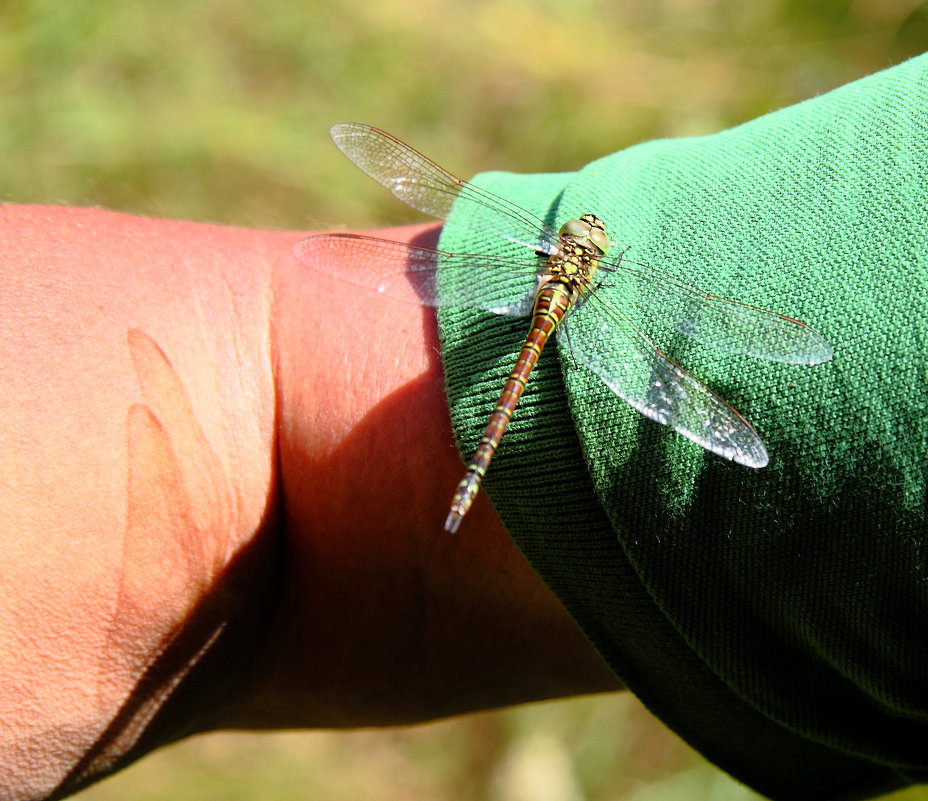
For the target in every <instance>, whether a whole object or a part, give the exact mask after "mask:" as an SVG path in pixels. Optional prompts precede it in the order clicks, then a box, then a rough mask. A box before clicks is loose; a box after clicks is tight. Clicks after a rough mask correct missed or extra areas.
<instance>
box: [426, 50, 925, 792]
mask: <svg viewBox="0 0 928 801" xmlns="http://www.w3.org/2000/svg"><path fill="white" fill-rule="evenodd" d="M477 183H479V184H480V185H481V186H484V187H487V188H489V189H490V190H491V191H493V192H495V193H496V194H499V195H502V196H504V197H507V198H509V199H511V200H513V201H514V202H516V203H518V204H520V205H522V206H524V207H525V208H528V209H529V210H531V211H533V212H534V213H535V214H536V215H538V216H539V217H541V218H542V219H545V220H546V221H547V222H549V223H551V224H553V225H555V226H556V225H559V224H560V223H562V222H563V221H565V220H567V219H571V218H573V217H576V216H578V215H580V214H582V213H584V212H593V213H596V214H597V215H599V216H600V217H601V218H602V219H603V220H604V221H605V222H606V226H607V231H608V232H609V234H610V236H611V238H612V241H613V243H614V247H615V249H616V251H617V250H619V249H621V248H625V247H628V246H630V248H631V249H630V251H629V253H628V258H630V259H634V260H635V261H638V262H645V263H648V264H651V265H654V266H660V267H661V268H662V269H664V270H665V271H668V272H671V273H673V274H674V275H676V276H678V277H679V278H682V279H683V280H685V281H687V282H689V283H691V284H694V285H696V286H698V287H702V288H704V289H706V290H708V291H710V292H713V293H715V294H719V295H723V296H725V297H729V298H732V299H735V300H740V301H743V302H746V303H750V304H753V305H756V306H760V307H763V308H767V309H771V310H774V311H778V312H780V313H782V314H786V315H789V316H791V317H795V318H797V319H800V320H803V321H805V322H806V323H808V324H809V325H811V326H812V327H813V328H815V329H816V330H817V331H819V332H820V333H821V334H823V335H824V336H825V337H826V338H827V339H828V340H829V341H830V342H831V343H832V345H833V346H834V359H833V361H832V362H830V363H828V364H824V365H819V366H816V367H811V368H810V367H799V366H790V365H782V364H775V363H771V362H764V361H760V360H757V359H753V358H750V357H746V356H733V355H730V354H725V353H717V352H714V351H712V350H711V349H709V348H707V347H704V346H702V345H699V344H698V343H696V342H693V341H691V340H687V339H685V338H683V337H680V336H677V335H673V334H672V333H668V332H663V331H662V332H656V333H655V334H654V336H655V337H656V338H657V344H658V345H659V346H660V347H661V348H662V349H663V350H665V351H666V352H667V353H668V354H669V355H670V356H672V357H673V358H674V359H675V360H676V361H677V362H679V363H680V364H682V365H684V366H685V367H686V368H687V369H688V370H689V371H690V372H691V373H693V374H694V375H696V376H697V377H699V378H700V379H701V380H703V381H704V382H705V383H706V384H707V385H708V386H709V387H711V388H712V389H714V390H715V391H716V392H718V393H719V394H720V395H721V396H722V397H723V398H725V399H726V400H727V401H728V402H729V403H731V404H733V405H734V406H735V407H736V408H737V409H738V410H739V411H740V412H741V413H742V414H743V415H744V416H745V417H746V418H747V419H748V420H749V421H750V422H751V423H752V424H753V425H754V427H755V428H756V429H757V431H758V432H759V434H760V435H761V437H762V438H763V439H764V442H765V443H766V445H767V449H768V451H769V453H770V464H769V465H768V466H767V467H766V468H763V469H761V470H752V469H750V468H745V467H742V466H739V465H737V464H733V463H731V462H728V461H726V460H723V459H721V458H719V457H717V456H714V455H712V454H709V453H707V452H706V451H704V450H703V449H702V448H700V447H699V446H697V445H695V444H693V443H691V442H689V441H688V440H685V439H684V438H683V437H681V436H680V435H678V434H676V433H675V432H673V431H672V430H671V429H669V428H667V427H665V426H660V425H658V424H656V423H654V422H652V421H650V420H647V419H645V418H644V417H642V416H641V415H640V414H639V413H638V412H636V411H635V410H634V409H632V408H631V407H630V406H628V405H627V404H626V403H624V402H623V401H622V400H621V399H619V398H618V397H616V396H615V395H614V394H613V393H612V392H611V391H610V390H609V389H608V388H607V387H606V386H605V385H604V384H603V383H601V382H600V381H599V379H597V378H596V377H595V376H594V375H593V374H592V373H590V372H589V371H587V370H586V369H585V368H583V367H582V366H579V365H578V364H576V363H575V361H574V360H573V359H572V358H571V357H570V356H569V355H566V356H565V355H564V354H560V355H559V349H558V347H557V346H555V345H554V344H553V343H552V345H551V346H550V347H549V348H548V350H547V352H546V353H545V354H543V356H542V359H541V362H540V364H539V367H538V368H537V371H536V373H535V374H534V375H533V377H532V379H531V381H530V382H529V387H528V389H527V391H526V394H525V397H524V399H523V401H522V403H521V405H520V407H519V409H518V411H517V412H516V416H515V418H514V420H513V422H512V424H511V425H510V427H509V430H508V431H507V433H506V436H505V438H504V440H503V444H502V446H501V447H500V450H499V453H498V455H497V458H496V460H495V461H494V463H493V465H492V466H491V467H490V471H489V473H488V475H487V479H486V482H485V489H486V491H487V492H488V493H489V495H490V497H491V498H492V500H493V502H494V504H495V505H496V507H497V509H498V510H499V513H500V515H501V517H502V519H503V521H504V522H505V524H506V526H507V528H508V529H509V531H510V532H511V534H512V536H513V537H514V539H515V541H516V542H517V544H518V545H519V547H520V548H521V549H522V551H523V552H524V553H525V554H526V556H527V557H528V558H529V560H530V561H531V563H532V565H533V566H534V567H535V569H536V570H537V571H538V573H539V574H540V575H541V576H542V577H543V578H544V580H545V581H546V582H547V583H548V584H549V585H550V586H551V587H552V589H553V590H554V591H555V592H556V593H557V595H558V596H559V597H560V599H561V600H562V602H563V603H564V605H565V606H566V608H567V609H568V610H569V611H570V612H571V614H572V615H573V616H574V617H575V618H576V620H577V621H578V623H579V624H580V626H581V627H582V628H583V630H584V631H585V632H586V634H587V636H588V637H589V638H590V640H591V641H592V642H593V643H594V644H595V645H596V647H597V648H598V649H599V651H600V653H602V655H603V657H604V658H605V659H606V660H607V661H608V662H609V664H610V665H611V666H612V667H613V669H614V670H615V671H616V673H617V674H618V675H619V676H620V677H621V678H622V680H623V681H624V682H625V683H626V685H627V686H628V687H629V688H630V689H631V690H633V691H634V692H635V693H636V694H637V695H638V696H639V697H640V698H641V699H642V700H643V701H644V702H645V703H646V704H647V705H648V706H649V707H650V708H651V709H652V710H653V711H654V712H655V713H656V714H657V715H658V716H660V717H661V718H662V719H663V720H664V721H665V722H666V723H667V724H668V725H669V726H671V727H672V728H673V729H675V730H676V731H677V732H678V733H679V734H680V735H681V736H683V737H684V738H685V739H686V740H687V741H689V742H690V743H691V744H692V745H693V746H694V747H696V748H697V749H699V750H701V751H702V753H703V754H705V755H706V756H707V757H708V758H709V759H711V760H713V761H714V762H716V763H717V764H718V765H720V766H721V767H722V768H724V769H725V770H727V771H729V772H730V773H732V774H733V775H734V776H735V777H737V778H739V779H741V780H742V781H744V782H746V783H748V784H750V785H751V786H753V787H754V788H755V789H756V790H758V791H759V792H761V793H764V794H766V795H768V796H770V797H771V798H774V799H790V801H796V800H797V799H855V798H867V797H871V796H872V795H874V794H877V793H880V792H886V791H889V790H891V789H894V788H895V787H898V786H903V785H905V784H907V783H911V782H914V781H920V780H925V781H928V748H926V747H925V743H928V696H926V693H925V688H926V687H928V637H926V636H925V634H924V629H925V623H924V621H926V620H928V536H926V535H928V521H926V517H928V514H926V465H928V402H926V398H928V367H926V365H928V268H926V258H928V57H919V58H917V59H913V60H911V61H909V62H907V63H905V64H902V65H900V66H897V67H894V68H892V69H889V70H886V71H884V72H881V73H879V74H876V75H873V76H870V77H868V78H866V79H863V80H860V81H858V82H856V83H853V84H850V85H848V86H846V87H842V88H841V89H838V90H836V91H833V92H831V93H829V94H827V95H824V96H822V97H818V98H815V99H813V100H810V101H807V102H805V103H801V104H799V105H796V106H793V107H790V108H786V109H783V110H780V111H777V112H774V113H771V114H768V115H766V116H764V117H762V118H760V119H758V120H755V121H753V122H751V123H748V124H745V125H742V126H739V127H737V128H734V129H732V130H729V131H725V132H723V133H720V134H717V135H714V136H707V137H700V138H692V139H680V140H672V141H656V142H650V143H647V144H643V145H640V146H637V147H633V148H630V149H628V150H625V151H622V152H620V153H617V154H615V155H613V156H609V157H607V158H604V159H601V160H599V161H597V162H595V163H593V164H591V165H589V166H588V167H586V168H585V169H583V170H581V171H580V172H578V173H575V174H562V175H542V176H514V175H508V174H499V173H495V174H486V175H482V176H480V177H479V178H478V179H477ZM441 246H442V248H443V249H445V250H450V251H453V252H465V253H467V252H469V253H476V252H487V253H510V254H518V253H520V252H521V253H522V254H523V255H524V254H526V253H527V251H525V250H524V248H520V247H518V246H514V245H510V244H508V243H506V242H502V241H495V242H494V241H490V240H488V239H486V238H485V237H480V236H478V235H475V234H474V233H473V232H470V231H468V230H466V228H464V227H462V226H460V225H456V223H455V215H454V214H452V217H451V219H450V220H449V224H448V225H447V226H446V228H445V231H444V234H443V236H442V242H441ZM528 256H529V258H531V254H528ZM600 291H601V292H602V293H603V294H604V295H605V296H607V297H608V294H609V287H608V286H605V287H603V288H602V289H601V290H600ZM439 323H440V329H441V335H442V346H443V352H444V359H445V367H446V375H447V388H448V395H449V400H450V404H451V413H452V421H453V424H454V428H455V431H456V432H457V435H458V437H459V440H460V445H461V450H462V453H463V454H464V456H465V458H469V457H470V455H471V453H472V452H473V449H474V447H475V446H476V443H477V440H478V438H479V436H480V434H481V433H482V430H483V428H484V426H485V424H486V420H487V418H488V416H489V413H490V411H491V410H492V408H493V405H494V403H495V401H496V399H497V397H498V395H499V392H500V389H501V388H502V384H503V381H504V380H505V376H506V374H507V373H508V371H509V370H510V369H511V367H512V365H513V363H514V361H515V358H516V354H517V352H518V350H519V346H520V345H521V342H522V339H523V337H524V336H525V333H526V331H527V328H528V323H527V320H526V319H525V318H518V319H512V318H504V317H494V316H492V315H488V314H481V313H476V312H473V311H462V310H442V312H441V314H440V317H439ZM668 331H669V329H668ZM460 536H465V537H466V536H467V521H466V520H465V522H464V524H463V526H462V528H461V532H460Z"/></svg>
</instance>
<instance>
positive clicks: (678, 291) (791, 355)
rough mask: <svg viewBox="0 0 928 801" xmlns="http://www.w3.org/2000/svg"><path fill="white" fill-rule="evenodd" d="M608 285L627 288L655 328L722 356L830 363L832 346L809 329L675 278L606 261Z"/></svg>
mask: <svg viewBox="0 0 928 801" xmlns="http://www.w3.org/2000/svg"><path fill="white" fill-rule="evenodd" d="M600 269H601V270H604V271H605V272H604V273H601V275H603V276H604V277H603V281H604V282H605V283H613V282H614V283H616V284H623V285H624V286H623V289H622V294H623V295H624V296H625V297H626V298H627V300H628V302H629V303H632V304H634V305H635V306H636V307H637V308H638V309H639V310H640V311H641V312H642V313H643V314H645V315H647V316H648V317H649V318H650V319H651V320H652V321H653V323H654V327H655V330H656V328H657V327H659V326H661V325H663V326H665V327H666V326H670V327H672V328H674V329H675V330H676V331H678V332H679V333H681V334H683V335H684V336H687V337H690V338H691V339H694V340H696V341H697V342H700V343H702V344H704V345H708V346H709V347H712V348H715V349H717V350H720V351H722V352H724V353H738V354H745V355H748V356H754V357H756V358H758V359H767V360H769V361H775V362H784V363H786V364H807V365H813V364H822V363H823V362H827V361H829V360H830V359H831V357H832V348H831V345H830V344H829V343H828V341H827V340H826V339H825V338H824V337H823V336H822V335H821V334H819V333H817V332H816V331H814V330H813V329H811V328H809V326H807V325H806V324H805V323H802V322H800V321H798V320H794V319H793V318H792V317H786V316H785V315H782V314H777V313H776V312H771V311H766V310H765V309H759V308H757V307H756V306H749V305H747V304H745V303H739V302H737V301H734V300H728V299H727V298H723V297H719V296H718V295H713V294H712V293H710V292H704V291H703V290H700V289H697V288H696V287H693V286H690V285H689V284H687V283H685V282H684V281H681V280H680V279H678V278H675V277H674V276H672V275H670V274H668V273H666V272H663V271H661V270H657V269H655V268H653V267H650V266H648V265H646V264H638V263H636V262H633V261H630V260H628V259H622V258H621V257H620V259H618V260H616V261H614V262H609V261H608V260H605V259H604V260H603V261H602V262H601V264H600Z"/></svg>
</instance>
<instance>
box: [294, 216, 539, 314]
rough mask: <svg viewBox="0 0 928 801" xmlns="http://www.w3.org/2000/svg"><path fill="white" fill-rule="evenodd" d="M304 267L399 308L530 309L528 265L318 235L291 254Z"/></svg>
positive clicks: (532, 277)
mask: <svg viewBox="0 0 928 801" xmlns="http://www.w3.org/2000/svg"><path fill="white" fill-rule="evenodd" d="M293 252H294V254H295V255H296V257H297V258H298V259H299V260H300V261H302V262H303V263H304V264H306V265H307V266H309V267H310V268H312V269H313V270H315V271H317V272H321V273H324V274H325V275H326V276H327V277H329V278H332V279H335V280H339V281H348V282H349V283H352V284H355V285H357V286H360V287H364V288H365V289H370V290H374V291H375V292H380V293H382V294H384V295H386V296H388V297H391V298H394V299H396V300H400V301H403V302H405V303H415V304H419V305H422V306H445V307H458V308H467V309H482V310H483V311H489V312H492V313H493V314H502V315H507V316H511V317H521V316H524V315H526V314H528V313H529V312H530V311H531V308H532V302H533V299H534V293H535V286H536V283H537V267H536V265H535V264H533V263H532V261H533V260H532V259H531V258H529V259H526V260H524V261H523V260H519V261H517V260H512V259H498V258H496V259H495V258H492V257H489V256H476V255H463V254H454V253H446V252H445V251H442V250H433V249H432V248H423V247H417V246H415V245H408V244H405V243H402V242H393V241H391V240H388V239H377V238H375V237H371V236H361V235H358V234H349V233H344V234H319V235H317V236H311V237H309V238H308V239H304V240H302V241H300V242H297V244H296V245H295V246H294V248H293Z"/></svg>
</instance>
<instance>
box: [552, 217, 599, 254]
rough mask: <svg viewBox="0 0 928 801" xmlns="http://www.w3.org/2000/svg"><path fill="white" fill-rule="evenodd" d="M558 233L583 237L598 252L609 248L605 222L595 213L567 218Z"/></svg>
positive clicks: (578, 237)
mask: <svg viewBox="0 0 928 801" xmlns="http://www.w3.org/2000/svg"><path fill="white" fill-rule="evenodd" d="M559 233H560V235H561V236H565V237H574V238H577V239H583V240H584V241H586V242H588V243H589V244H591V245H592V246H593V247H594V248H596V250H598V251H599V252H600V253H602V254H605V253H606V251H607V250H609V246H610V244H611V243H610V242H609V237H608V236H607V235H606V224H605V223H604V222H603V221H602V220H601V219H599V217H597V216H596V215H595V214H584V215H583V216H582V217H580V218H579V219H576V220H568V221H567V222H566V223H564V224H563V225H562V226H561V230H560V232H559Z"/></svg>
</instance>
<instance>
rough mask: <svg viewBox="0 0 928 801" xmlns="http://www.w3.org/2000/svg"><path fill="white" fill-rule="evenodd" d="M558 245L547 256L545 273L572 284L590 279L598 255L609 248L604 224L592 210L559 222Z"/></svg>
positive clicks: (589, 280)
mask: <svg viewBox="0 0 928 801" xmlns="http://www.w3.org/2000/svg"><path fill="white" fill-rule="evenodd" d="M558 234H559V235H560V241H559V243H558V245H559V247H558V249H557V251H556V252H555V253H553V254H552V255H551V256H550V257H549V258H548V265H547V274H548V275H549V276H551V277H557V278H561V279H563V280H564V281H566V282H568V283H569V284H571V285H572V286H573V287H585V286H587V285H589V284H590V283H591V282H592V281H593V276H594V275H595V274H596V269H597V268H598V267H599V258H600V257H601V256H603V255H605V253H606V251H607V250H608V249H609V244H610V243H609V237H608V236H607V235H606V226H605V224H604V223H603V221H602V220H600V219H599V217H597V216H596V215H594V214H584V215H583V216H582V217H579V218H578V219H576V220H568V221H567V222H566V223H564V224H563V225H562V226H561V230H560V231H559V232H558Z"/></svg>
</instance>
